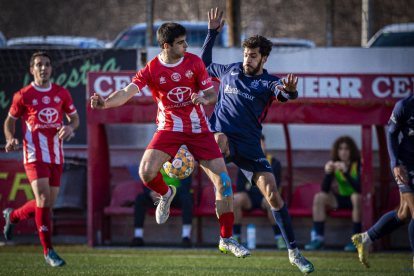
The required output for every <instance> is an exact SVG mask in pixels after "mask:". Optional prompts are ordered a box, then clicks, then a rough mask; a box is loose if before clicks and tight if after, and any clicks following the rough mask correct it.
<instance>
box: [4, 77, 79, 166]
mask: <svg viewBox="0 0 414 276" xmlns="http://www.w3.org/2000/svg"><path fill="white" fill-rule="evenodd" d="M62 111H64V112H65V113H66V114H68V115H72V114H75V113H76V108H75V107H74V106H73V103H72V97H71V96H70V94H69V91H68V90H66V89H65V88H63V87H62V86H59V85H57V84H52V83H51V84H50V87H49V88H40V87H37V86H36V85H35V84H34V83H33V82H32V83H31V84H29V85H28V86H26V87H25V88H23V89H21V90H20V91H19V92H17V93H15V94H14V96H13V102H12V105H11V107H10V110H9V116H10V117H12V118H13V119H18V118H19V117H20V116H22V124H23V135H24V138H23V159H24V163H31V162H35V161H42V162H46V163H53V164H63V162H64V160H63V150H62V140H61V139H59V131H58V130H57V128H58V127H61V126H62V125H63V112H62Z"/></svg>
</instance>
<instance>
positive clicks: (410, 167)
mask: <svg viewBox="0 0 414 276" xmlns="http://www.w3.org/2000/svg"><path fill="white" fill-rule="evenodd" d="M399 161H400V164H401V165H402V166H403V167H404V169H405V172H406V173H407V176H408V184H407V185H404V184H403V183H401V182H397V184H398V187H399V188H400V192H401V193H402V194H406V193H414V160H413V161H410V160H407V161H403V160H401V159H399ZM392 175H394V170H392ZM394 178H395V175H394Z"/></svg>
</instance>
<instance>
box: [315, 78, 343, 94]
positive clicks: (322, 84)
mask: <svg viewBox="0 0 414 276" xmlns="http://www.w3.org/2000/svg"><path fill="white" fill-rule="evenodd" d="M338 87H339V80H338V78H335V77H333V78H324V77H322V78H319V97H321V98H322V97H326V98H339V93H338Z"/></svg>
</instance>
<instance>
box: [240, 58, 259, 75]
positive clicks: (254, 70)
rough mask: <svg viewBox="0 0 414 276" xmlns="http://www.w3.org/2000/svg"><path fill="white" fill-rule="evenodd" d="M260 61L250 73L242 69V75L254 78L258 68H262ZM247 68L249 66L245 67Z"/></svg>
mask: <svg viewBox="0 0 414 276" xmlns="http://www.w3.org/2000/svg"><path fill="white" fill-rule="evenodd" d="M262 60H263V58H260V61H259V63H258V64H257V66H256V68H253V69H252V70H250V71H247V70H246V69H244V73H245V74H246V75H249V76H254V75H256V74H257V72H259V70H260V68H262ZM247 66H250V65H247ZM250 67H251V66H250Z"/></svg>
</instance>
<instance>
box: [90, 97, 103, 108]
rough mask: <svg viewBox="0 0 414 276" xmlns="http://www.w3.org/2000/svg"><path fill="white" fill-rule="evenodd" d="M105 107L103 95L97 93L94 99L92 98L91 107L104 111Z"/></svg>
mask: <svg viewBox="0 0 414 276" xmlns="http://www.w3.org/2000/svg"><path fill="white" fill-rule="evenodd" d="M104 106H105V100H104V98H103V97H102V95H101V94H98V93H95V94H94V95H93V96H92V97H91V107H92V108H93V109H104Z"/></svg>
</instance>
